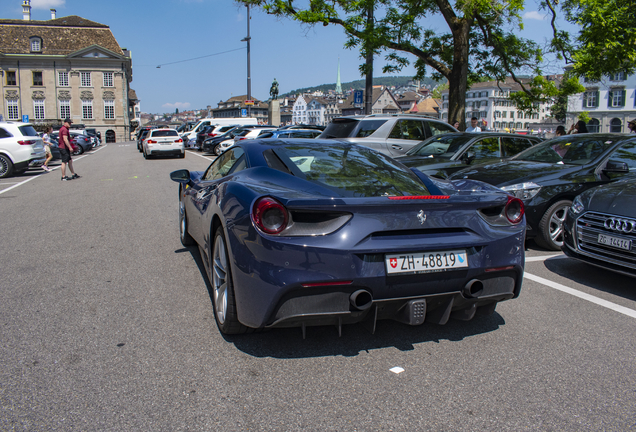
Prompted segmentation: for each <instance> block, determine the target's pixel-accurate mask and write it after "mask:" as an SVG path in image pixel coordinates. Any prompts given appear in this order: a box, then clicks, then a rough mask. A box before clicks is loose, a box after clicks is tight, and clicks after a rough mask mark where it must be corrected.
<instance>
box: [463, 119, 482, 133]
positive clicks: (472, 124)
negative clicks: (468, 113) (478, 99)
mask: <svg viewBox="0 0 636 432" xmlns="http://www.w3.org/2000/svg"><path fill="white" fill-rule="evenodd" d="M466 132H481V128H480V127H479V126H477V117H473V118H471V119H470V126H468V127H467V128H466Z"/></svg>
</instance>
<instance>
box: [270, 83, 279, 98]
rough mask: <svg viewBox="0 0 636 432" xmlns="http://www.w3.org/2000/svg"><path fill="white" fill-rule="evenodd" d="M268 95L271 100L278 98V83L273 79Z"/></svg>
mask: <svg viewBox="0 0 636 432" xmlns="http://www.w3.org/2000/svg"><path fill="white" fill-rule="evenodd" d="M269 95H270V96H271V97H272V99H276V98H277V97H278V81H276V78H274V82H273V83H272V86H271V87H270V89H269Z"/></svg>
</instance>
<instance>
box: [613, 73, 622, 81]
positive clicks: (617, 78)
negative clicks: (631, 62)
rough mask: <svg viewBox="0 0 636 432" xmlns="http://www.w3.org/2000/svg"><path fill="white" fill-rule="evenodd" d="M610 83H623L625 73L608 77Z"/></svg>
mask: <svg viewBox="0 0 636 432" xmlns="http://www.w3.org/2000/svg"><path fill="white" fill-rule="evenodd" d="M610 81H625V72H618V73H615V74H612V75H610Z"/></svg>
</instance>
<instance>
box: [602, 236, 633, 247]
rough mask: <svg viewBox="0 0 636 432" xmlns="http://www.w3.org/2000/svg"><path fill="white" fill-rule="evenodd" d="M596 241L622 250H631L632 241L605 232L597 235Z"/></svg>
mask: <svg viewBox="0 0 636 432" xmlns="http://www.w3.org/2000/svg"><path fill="white" fill-rule="evenodd" d="M598 242H599V243H600V244H604V245H607V246H611V247H615V248H618V249H623V250H632V241H631V240H625V239H621V238H618V237H612V236H608V235H605V234H599V235H598Z"/></svg>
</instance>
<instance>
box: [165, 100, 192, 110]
mask: <svg viewBox="0 0 636 432" xmlns="http://www.w3.org/2000/svg"><path fill="white" fill-rule="evenodd" d="M161 107H162V108H170V109H171V110H173V109H175V108H179V109H187V108H190V102H175V103H166V104H163V105H161Z"/></svg>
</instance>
